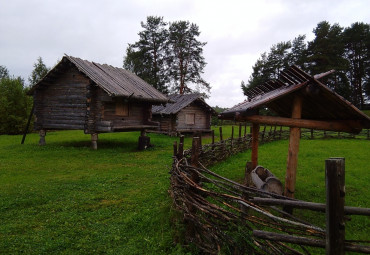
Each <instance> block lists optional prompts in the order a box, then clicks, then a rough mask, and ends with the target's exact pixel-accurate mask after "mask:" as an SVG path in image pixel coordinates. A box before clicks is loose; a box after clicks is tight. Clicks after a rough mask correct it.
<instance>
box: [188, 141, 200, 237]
mask: <svg viewBox="0 0 370 255" xmlns="http://www.w3.org/2000/svg"><path fill="white" fill-rule="evenodd" d="M199 145H200V139H199V137H193V142H192V149H191V165H192V166H193V167H199V163H198V161H199V154H200V146H199ZM190 178H191V180H192V181H193V182H195V183H199V175H198V173H197V172H195V170H193V171H192V172H191V176H190ZM187 207H188V210H189V213H190V215H191V216H192V217H196V215H195V214H196V212H197V208H196V207H195V206H193V205H192V204H191V203H188V204H187ZM186 234H187V235H188V236H189V237H190V238H191V239H193V238H197V237H196V229H195V225H194V223H193V222H192V220H190V221H189V222H188V224H187V230H186Z"/></svg>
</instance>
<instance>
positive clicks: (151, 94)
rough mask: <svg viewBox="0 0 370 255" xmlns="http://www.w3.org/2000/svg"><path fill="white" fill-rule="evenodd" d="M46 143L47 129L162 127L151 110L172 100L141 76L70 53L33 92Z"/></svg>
mask: <svg viewBox="0 0 370 255" xmlns="http://www.w3.org/2000/svg"><path fill="white" fill-rule="evenodd" d="M29 94H30V95H33V98H34V114H35V117H36V120H35V125H34V127H35V129H36V130H39V131H40V144H44V143H45V132H46V130H69V129H80V130H84V132H85V133H86V134H91V139H92V147H93V148H94V149H96V147H97V137H98V133H103V132H123V131H132V130H141V131H142V135H144V133H145V129H156V128H157V127H158V124H157V123H155V122H152V121H151V116H152V113H151V108H152V105H155V104H165V103H166V102H167V101H168V99H167V97H166V96H165V95H163V94H162V93H160V92H159V91H158V90H156V89H155V88H154V87H152V86H151V85H149V84H148V83H146V82H145V81H144V80H142V79H140V78H139V77H138V76H136V75H135V74H133V73H131V72H129V71H127V70H124V69H122V68H116V67H113V66H110V65H106V64H103V65H101V64H98V63H94V62H90V61H86V60H82V59H80V58H76V57H71V56H67V55H65V56H64V57H63V59H62V60H61V61H60V62H59V63H58V64H57V65H56V66H55V67H54V68H53V69H52V70H51V71H49V72H48V73H47V75H46V76H45V77H44V78H43V79H42V80H41V81H40V82H38V83H37V84H36V85H34V86H33V87H32V88H31V90H30V92H29Z"/></svg>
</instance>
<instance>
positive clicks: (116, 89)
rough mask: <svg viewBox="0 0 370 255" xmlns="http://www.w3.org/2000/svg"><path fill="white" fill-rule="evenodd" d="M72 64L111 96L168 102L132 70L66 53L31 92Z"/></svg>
mask: <svg viewBox="0 0 370 255" xmlns="http://www.w3.org/2000/svg"><path fill="white" fill-rule="evenodd" d="M71 65H73V66H75V67H76V68H77V69H78V70H79V71H80V72H81V73H83V74H84V75H85V76H86V77H88V78H89V79H90V80H91V81H92V82H93V83H95V84H96V85H97V86H99V87H100V88H102V89H103V90H104V91H105V92H106V93H107V94H108V95H109V96H112V97H127V98H128V97H129V98H132V99H137V100H141V101H149V102H152V103H166V102H168V99H167V97H166V96H165V95H163V94H162V93H161V92H159V91H158V90H156V89H155V88H154V87H153V86H151V85H150V84H148V83H147V82H145V81H144V80H142V79H141V78H140V77H138V76H137V75H135V74H133V73H131V72H130V71H127V70H125V69H123V68H117V67H113V66H111V65H107V64H99V63H95V62H90V61H87V60H83V59H80V58H76V57H72V56H68V55H65V56H64V57H63V59H62V60H61V61H60V62H59V63H58V64H57V65H56V66H55V67H54V68H53V69H52V70H50V71H49V72H48V73H47V74H46V75H45V77H44V78H43V79H42V80H41V81H39V82H38V83H37V84H35V85H34V86H33V87H32V88H31V90H30V92H29V94H32V93H33V91H34V90H35V89H36V88H38V87H40V86H47V84H48V83H50V82H52V81H53V80H54V79H55V78H56V77H57V76H58V75H59V74H61V73H63V72H64V71H65V70H66V69H67V67H68V66H71Z"/></svg>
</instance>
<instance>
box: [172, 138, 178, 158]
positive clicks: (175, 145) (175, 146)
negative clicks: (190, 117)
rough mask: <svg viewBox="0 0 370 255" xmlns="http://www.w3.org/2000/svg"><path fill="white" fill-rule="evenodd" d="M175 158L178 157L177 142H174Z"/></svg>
mask: <svg viewBox="0 0 370 255" xmlns="http://www.w3.org/2000/svg"><path fill="white" fill-rule="evenodd" d="M173 156H175V157H177V141H174V142H173Z"/></svg>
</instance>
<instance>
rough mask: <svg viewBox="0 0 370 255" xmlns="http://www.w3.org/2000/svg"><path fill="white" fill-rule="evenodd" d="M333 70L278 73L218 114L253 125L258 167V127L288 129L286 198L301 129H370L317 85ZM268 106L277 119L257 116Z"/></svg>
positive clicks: (359, 116)
mask: <svg viewBox="0 0 370 255" xmlns="http://www.w3.org/2000/svg"><path fill="white" fill-rule="evenodd" d="M332 72H333V71H329V72H327V73H324V74H319V75H315V76H311V75H309V74H307V73H305V72H304V71H302V70H301V69H299V68H298V67H297V66H292V67H291V68H289V69H287V70H285V71H283V72H281V74H280V77H279V79H278V80H272V81H269V82H266V83H264V84H261V85H259V86H257V87H255V88H253V89H250V90H249V91H248V95H247V96H248V101H245V102H242V103H240V104H238V105H236V106H234V107H232V108H231V109H228V110H226V111H225V112H223V113H221V115H220V118H221V119H229V120H237V121H248V122H251V123H252V165H253V168H254V167H256V166H257V164H258V135H259V125H260V124H267V125H279V126H288V127H290V138H289V151H288V160H287V172H286V180H285V195H286V196H288V197H294V192H295V180H296V168H297V162H298V151H299V140H300V128H310V129H318V130H332V131H338V132H349V133H358V132H360V131H361V130H362V129H363V128H370V118H369V117H368V116H367V115H366V114H364V113H363V112H361V111H360V110H358V109H357V108H356V107H355V106H354V105H352V104H351V103H350V102H348V101H347V100H345V99H344V98H343V97H341V96H340V95H338V94H336V93H335V92H334V91H332V90H331V89H329V88H328V87H327V86H325V85H324V84H322V83H321V82H320V78H322V77H324V76H326V75H329V74H330V73H332ZM265 107H267V108H268V109H270V110H271V111H273V112H274V113H276V115H277V116H262V115H259V109H262V108H265Z"/></svg>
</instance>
